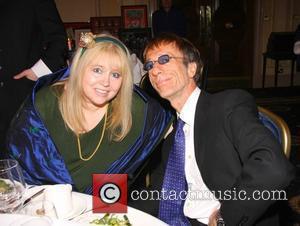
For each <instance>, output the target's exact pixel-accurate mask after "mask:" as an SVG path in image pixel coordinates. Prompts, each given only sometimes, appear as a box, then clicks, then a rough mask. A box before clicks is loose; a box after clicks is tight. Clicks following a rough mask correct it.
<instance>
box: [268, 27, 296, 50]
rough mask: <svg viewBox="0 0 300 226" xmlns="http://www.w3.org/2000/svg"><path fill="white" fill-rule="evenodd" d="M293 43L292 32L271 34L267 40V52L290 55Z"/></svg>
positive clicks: (293, 36)
mask: <svg viewBox="0 0 300 226" xmlns="http://www.w3.org/2000/svg"><path fill="white" fill-rule="evenodd" d="M294 42H295V33H294V32H271V34H270V36H269V39H268V44H267V52H270V53H278V52H279V53H290V54H292V53H293V48H294Z"/></svg>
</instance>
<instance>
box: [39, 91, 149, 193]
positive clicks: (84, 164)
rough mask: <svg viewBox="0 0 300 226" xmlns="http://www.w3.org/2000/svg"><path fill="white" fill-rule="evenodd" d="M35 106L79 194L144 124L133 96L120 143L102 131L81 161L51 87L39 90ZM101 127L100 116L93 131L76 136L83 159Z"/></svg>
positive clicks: (138, 102)
mask: <svg viewBox="0 0 300 226" xmlns="http://www.w3.org/2000/svg"><path fill="white" fill-rule="evenodd" d="M35 106H36V108H37V111H38V112H39V113H40V116H41V118H42V120H43V122H44V124H45V126H46V128H47V129H48V131H49V134H50V136H51V138H52V139H53V141H54V143H55V145H56V147H57V149H58V150H59V152H60V153H61V155H62V156H63V159H64V161H65V163H66V166H67V168H68V170H69V172H70V174H71V177H72V179H73V181H74V183H75V186H76V188H77V190H78V191H80V192H83V190H84V189H85V188H86V187H87V186H89V185H91V184H92V183H91V182H92V174H93V173H105V170H106V169H107V168H108V167H109V166H110V165H111V163H112V162H114V161H115V160H116V159H118V158H119V157H120V156H121V155H122V154H123V153H124V152H126V151H127V150H128V149H129V148H130V147H131V146H132V145H133V144H134V142H135V140H136V138H137V137H138V136H139V134H140V133H141V131H142V128H143V124H142V123H140V122H143V121H144V119H143V116H144V110H145V109H144V108H145V103H144V102H143V101H142V100H141V99H140V98H139V96H137V94H135V93H134V94H133V106H135V107H134V108H133V110H132V118H133V119H134V120H132V127H131V130H130V131H129V133H128V134H127V136H126V137H125V138H124V139H123V140H122V141H121V142H116V141H113V140H110V139H109V138H108V133H107V132H105V133H104V137H103V140H102V143H101V145H100V147H99V148H98V150H97V152H96V154H95V155H94V156H93V158H91V159H90V160H89V161H83V160H81V159H80V158H79V152H78V144H77V137H76V135H75V134H74V133H73V132H72V130H71V129H70V128H68V126H67V125H66V124H65V123H64V121H63V119H62V116H61V113H60V111H59V108H58V97H57V94H56V93H55V91H54V88H53V87H45V88H43V89H41V90H40V91H39V92H38V93H37V95H36V99H35ZM109 112H110V110H108V114H109ZM108 116H109V115H108ZM103 124H104V117H103V119H102V120H101V121H100V122H99V124H98V125H97V126H96V127H95V128H93V129H92V130H90V131H89V132H87V133H85V134H82V135H80V143H81V151H82V155H83V157H85V158H87V157H89V156H90V155H91V154H92V153H93V151H94V150H95V148H96V146H97V144H98V142H99V140H100V136H101V133H102V128H103Z"/></svg>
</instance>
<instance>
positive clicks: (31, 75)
mask: <svg viewBox="0 0 300 226" xmlns="http://www.w3.org/2000/svg"><path fill="white" fill-rule="evenodd" d="M23 77H26V78H27V79H29V80H32V81H36V80H37V79H38V77H37V76H36V74H35V73H34V72H33V70H31V69H26V70H24V71H22V72H21V73H19V74H17V75H15V76H14V79H20V78H23Z"/></svg>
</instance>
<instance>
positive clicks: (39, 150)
mask: <svg viewBox="0 0 300 226" xmlns="http://www.w3.org/2000/svg"><path fill="white" fill-rule="evenodd" d="M68 76H69V69H68V68H67V69H63V70H60V71H58V72H56V73H54V74H50V75H47V76H43V77H41V78H40V79H39V80H38V81H37V82H36V84H35V86H34V89H33V92H32V94H31V95H30V96H29V97H28V98H27V99H26V100H25V101H24V103H23V104H22V106H21V108H20V109H19V110H18V112H17V114H16V115H15V117H14V119H13V120H12V122H11V126H10V129H9V131H8V135H7V146H8V150H9V153H8V154H9V157H11V158H15V159H16V160H18V162H19V163H20V166H21V167H22V169H23V173H24V177H25V181H26V183H28V184H35V185H42V184H61V183H68V184H72V185H73V187H74V182H73V180H72V178H71V175H70V173H69V171H68V169H67V167H66V164H65V162H64V159H63V158H62V156H61V154H60V153H59V150H57V147H56V146H55V144H54V142H53V140H52V138H51V136H50V134H49V133H48V131H47V128H46V127H45V125H44V124H43V122H42V120H41V118H40V115H39V113H38V112H37V110H36V109H35V106H34V103H35V93H36V92H37V91H38V90H39V89H40V88H41V87H43V86H48V85H51V84H53V83H54V82H56V81H59V80H63V79H66V78H67V77H68ZM134 92H136V93H137V94H138V95H139V96H140V97H141V98H142V99H143V100H144V101H145V103H146V109H145V115H144V122H143V125H144V126H143V130H142V133H141V134H140V136H139V137H138V138H137V139H136V141H135V143H134V145H133V146H132V147H131V148H130V149H129V150H127V151H126V152H125V153H124V154H123V155H122V156H121V157H120V158H119V159H117V160H115V161H114V162H113V163H112V164H111V166H110V167H109V168H108V169H107V171H106V172H105V173H109V174H115V173H126V174H128V176H129V178H133V177H134V176H133V175H134V174H135V172H136V171H137V169H138V168H139V167H140V166H141V164H142V163H143V162H145V160H146V159H147V157H148V156H149V155H150V153H151V152H152V151H153V150H154V148H155V146H156V145H157V144H158V142H159V141H160V140H161V139H162V137H163V135H164V132H165V131H166V128H167V127H168V126H169V125H170V122H171V120H172V114H171V112H168V111H166V110H164V109H163V108H162V107H161V106H160V105H159V104H158V103H157V102H156V101H154V100H153V99H151V98H149V97H148V96H147V95H146V94H145V93H144V92H143V91H142V90H141V89H140V88H138V87H134ZM58 132H59V131H58ZM102 173H103V172H102ZM74 189H75V190H76V188H75V187H74ZM85 192H86V193H89V194H90V193H91V192H92V187H91V186H90V187H88V188H86V190H85Z"/></svg>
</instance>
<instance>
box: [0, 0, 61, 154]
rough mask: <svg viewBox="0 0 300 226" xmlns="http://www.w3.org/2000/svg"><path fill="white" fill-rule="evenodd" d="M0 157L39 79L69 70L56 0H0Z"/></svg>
mask: <svg viewBox="0 0 300 226" xmlns="http://www.w3.org/2000/svg"><path fill="white" fill-rule="evenodd" d="M0 29H1V36H0V102H1V105H0V106H1V107H0V155H1V152H3V151H4V143H5V142H4V140H5V134H6V130H7V128H8V125H9V123H10V121H11V119H12V117H13V115H14V114H15V113H16V111H17V109H18V108H19V107H20V105H21V103H22V102H23V100H24V99H25V97H26V96H27V95H28V94H29V93H30V91H31V89H32V87H33V85H34V82H33V81H35V80H37V78H38V77H40V76H42V75H45V74H49V73H51V72H55V71H57V70H59V69H61V68H63V67H64V66H66V61H65V60H66V59H65V57H66V54H67V52H66V50H67V41H66V40H67V37H66V33H65V29H64V26H63V23H62V21H61V18H60V16H59V14H58V11H57V9H56V6H55V2H54V1H53V0H26V1H24V0H10V1H9V0H0Z"/></svg>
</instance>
